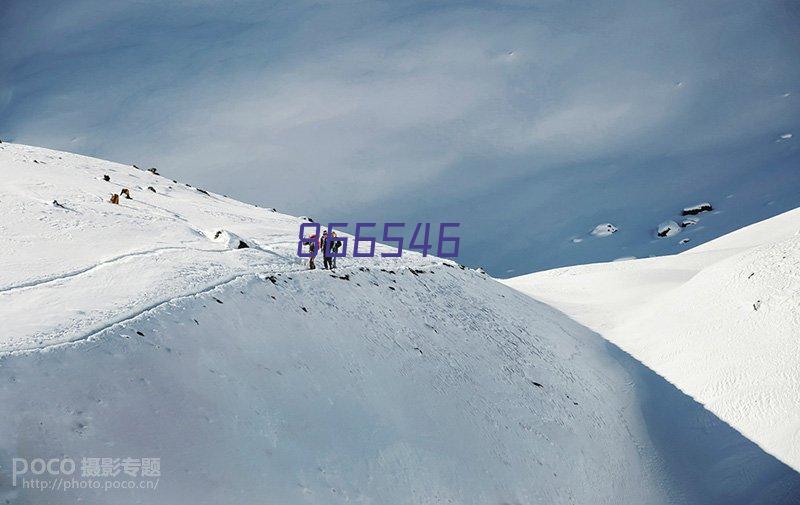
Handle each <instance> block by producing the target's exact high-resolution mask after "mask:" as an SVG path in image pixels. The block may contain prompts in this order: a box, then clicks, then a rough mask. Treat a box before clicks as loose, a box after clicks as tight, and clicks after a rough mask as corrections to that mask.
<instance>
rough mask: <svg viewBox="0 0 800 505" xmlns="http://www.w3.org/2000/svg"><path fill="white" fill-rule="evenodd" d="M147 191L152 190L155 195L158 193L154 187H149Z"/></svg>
mask: <svg viewBox="0 0 800 505" xmlns="http://www.w3.org/2000/svg"><path fill="white" fill-rule="evenodd" d="M147 189H149V190H150V191H152V192H153V193H155V192H156V188H154V187H153V186H147Z"/></svg>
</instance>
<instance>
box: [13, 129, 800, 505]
mask: <svg viewBox="0 0 800 505" xmlns="http://www.w3.org/2000/svg"><path fill="white" fill-rule="evenodd" d="M161 172H162V173H163V174H167V173H168V170H164V169H161ZM0 174H2V177H0V211H2V215H3V219H2V221H0V226H2V229H1V230H0V231H1V232H2V236H3V237H4V241H3V242H2V245H0V261H1V262H2V265H1V266H2V268H0V321H2V328H1V330H2V332H0V405H2V406H3V407H2V408H3V416H1V417H0V501H2V502H3V503H37V504H48V503H53V504H61V503H75V502H78V501H80V502H82V503H114V504H115V505H125V504H128V503H165V504H173V503H193V504H205V503H209V504H219V503H236V504H238V503H241V504H250V503H270V504H272V503H275V504H281V505H283V504H295V503H319V504H330V503H345V502H348V503H350V502H359V503H391V504H401V503H414V504H417V503H437V504H438V503H476V504H483V503H541V504H554V503H580V504H584V503H591V504H602V503H608V504H642V503H648V504H659V503H670V504H695V503H730V504H738V503H741V504H745V503H747V504H750V503H765V504H767V503H768V504H775V503H795V502H796V498H797V496H800V479H798V474H797V473H796V472H794V471H792V470H791V469H790V468H789V467H787V466H786V465H783V464H782V463H780V462H779V461H778V460H776V459H775V458H773V457H771V456H769V455H768V454H766V453H765V452H763V451H762V450H761V449H760V448H759V447H757V446H756V445H755V444H753V443H752V442H751V441H750V440H748V439H747V438H745V437H742V436H741V435H740V434H739V433H737V432H736V431H734V430H732V429H730V427H729V426H728V425H727V424H725V423H723V422H721V421H720V420H719V419H718V418H717V417H716V416H715V415H714V414H712V413H711V412H709V411H708V410H706V409H704V408H703V407H702V406H701V405H699V404H697V403H696V402H694V401H693V400H692V399H691V398H689V397H687V396H686V395H684V394H683V393H681V392H680V391H678V390H677V389H676V388H675V387H673V386H672V385H671V384H669V383H668V382H666V381H664V380H663V379H662V378H661V377H659V376H658V375H656V374H654V373H653V372H652V371H651V370H649V369H647V368H646V367H644V366H642V365H641V364H640V363H638V362H637V361H636V360H634V359H632V358H631V357H630V356H628V355H627V354H625V353H624V352H622V351H620V350H619V349H618V348H616V347H614V346H611V345H609V344H607V343H606V342H604V341H603V340H602V339H601V338H599V337H598V336H597V335H596V334H594V333H593V332H592V331H590V330H589V329H587V328H585V327H583V326H580V325H579V324H577V323H576V322H574V321H572V320H571V319H569V318H568V317H566V316H564V315H563V314H562V313H560V312H558V311H556V310H554V309H552V308H550V307H547V306H545V305H543V304H541V303H539V302H537V301H535V300H532V299H530V298H529V297H528V296H525V295H523V294H521V293H519V292H517V291H515V290H512V289H510V288H508V287H507V286H504V285H502V284H501V283H498V282H496V281H495V280H493V279H491V278H489V277H487V276H486V275H484V274H482V273H479V272H475V271H472V270H469V269H464V268H462V267H459V265H457V264H454V263H452V262H448V261H442V260H440V259H437V258H431V257H429V258H422V257H421V256H420V255H418V254H410V255H408V256H405V257H404V258H402V259H399V260H396V259H392V260H389V259H378V258H374V259H360V260H359V261H355V260H353V259H351V258H348V259H341V260H340V262H339V264H340V269H339V270H337V272H336V273H334V274H332V273H330V272H326V271H323V270H316V271H313V272H312V271H307V270H306V269H305V265H304V263H303V261H301V260H300V259H299V258H297V256H296V254H295V251H296V241H297V233H298V231H299V225H300V223H301V222H303V220H302V219H301V218H296V217H292V216H287V215H282V214H280V213H277V212H274V210H273V209H263V208H258V207H255V206H252V205H247V204H243V203H240V202H236V201H234V200H231V199H228V198H225V197H222V196H219V195H216V194H214V193H203V192H200V191H198V190H196V189H195V188H192V187H190V186H188V185H185V184H181V183H178V182H175V181H172V180H171V179H169V178H166V177H163V176H158V175H154V174H151V173H149V172H147V171H140V170H138V169H135V168H133V167H130V166H125V165H120V164H115V163H110V162H105V161H100V160H95V159H91V158H86V157H82V156H77V155H72V154H67V153H60V152H55V151H49V150H46V149H39V148H32V147H27V146H21V145H15V144H7V143H3V144H0ZM104 175H108V176H109V177H110V181H108V182H107V181H104V180H103V176H104ZM149 186H152V187H153V188H154V189H155V190H156V191H155V192H152V191H149V190H148V189H147V188H148V187H149ZM123 187H125V188H129V189H130V190H131V195H132V197H133V198H132V200H126V199H123V200H122V201H121V203H120V205H112V204H110V203H109V202H108V199H109V197H110V195H111V193H118V192H119V191H120V190H121V189H122V188H123ZM53 200H57V201H58V202H59V204H61V205H62V206H63V207H62V206H56V205H53ZM240 241H244V242H246V243H247V244H248V246H249V247H248V248H246V249H239V248H238V245H239V242H240ZM380 247H382V246H379V250H380ZM636 263H638V262H637V261H630V262H626V263H619V264H618V265H622V266H624V265H628V264H636ZM618 295H619V296H625V294H624V293H618ZM761 298H762V299H763V305H762V306H763V309H761V310H760V312H758V314H759V316H761V317H765V316H767V315H769V314H770V313H771V312H770V311H772V310H777V309H775V308H774V307H776V306H778V305H779V304H777V305H776V301H775V300H774V299H773V298H770V297H769V296H766V295H763V296H762V297H761ZM781 310H783V309H781ZM786 310H788V307H787V308H786ZM679 313H680V311H679ZM787 359H788V358H787ZM773 364H775V365H781V364H782V363H773ZM781 377H783V376H781ZM61 456H69V457H73V458H75V459H79V458H81V457H114V458H124V457H159V458H161V467H162V468H161V470H162V476H161V478H160V481H159V486H158V489H157V491H147V492H148V493H150V494H147V495H145V494H143V492H141V491H139V492H137V491H127V490H113V491H93V490H85V489H84V490H77V491H69V492H65V491H61V492H49V493H48V492H42V491H39V490H30V489H27V490H26V489H21V488H19V487H11V486H10V485H9V483H10V477H9V472H10V469H9V466H8V462H9V461H10V459H11V458H13V457H22V458H29V459H32V458H40V457H41V458H48V457H61ZM110 493H111V494H110Z"/></svg>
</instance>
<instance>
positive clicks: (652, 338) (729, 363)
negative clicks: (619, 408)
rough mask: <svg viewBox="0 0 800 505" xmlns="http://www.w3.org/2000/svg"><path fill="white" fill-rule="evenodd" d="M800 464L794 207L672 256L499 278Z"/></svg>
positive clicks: (799, 309) (797, 216)
mask: <svg viewBox="0 0 800 505" xmlns="http://www.w3.org/2000/svg"><path fill="white" fill-rule="evenodd" d="M506 282H507V284H508V285H510V286H512V287H515V288H517V289H520V290H521V291H523V292H525V293H528V294H530V295H532V296H534V297H535V298H537V299H539V300H542V301H545V302H547V303H548V304H551V305H553V306H555V307H557V308H559V309H560V310H562V311H564V312H565V313H566V314H568V315H570V316H572V317H573V318H575V319H576V320H577V321H579V322H581V323H583V324H585V325H586V326H588V327H590V328H592V329H594V330H596V331H597V332H598V333H600V334H602V335H603V336H604V337H605V338H607V339H608V340H610V341H611V342H613V343H615V344H616V345H618V346H619V347H621V348H622V349H623V350H625V351H627V352H628V353H630V354H631V355H633V356H634V357H635V358H636V359H638V360H640V361H641V362H642V363H644V364H645V365H647V366H648V367H650V368H651V369H652V370H654V371H655V372H657V373H658V374H660V375H662V376H663V377H665V378H666V379H667V380H669V381H670V382H672V383H673V384H675V385H676V386H677V387H678V388H680V389H681V390H682V391H684V392H685V393H686V394H688V395H690V396H691V397H693V398H694V399H696V400H697V401H698V402H700V403H702V404H704V405H705V406H706V407H707V408H708V409H709V410H711V411H712V412H714V413H715V414H717V415H718V416H719V417H720V418H721V419H722V420H724V421H726V422H727V423H729V424H730V425H731V426H733V427H734V428H736V429H737V430H739V431H740V432H741V433H742V434H744V435H745V436H746V437H747V438H749V439H750V440H753V441H754V442H756V443H757V444H759V445H760V446H761V447H763V448H764V450H766V451H767V452H769V453H770V454H773V455H775V456H776V457H778V458H779V459H780V460H781V461H783V462H785V463H787V464H788V465H790V466H791V467H793V468H794V469H796V470H800V408H798V406H799V405H800V209H795V210H793V211H789V212H786V213H784V214H781V215H779V216H776V217H774V218H771V219H768V220H766V221H763V222H760V223H756V224H754V225H751V226H748V227H746V228H743V229H741V230H738V231H736V232H734V233H730V234H728V235H725V236H723V237H720V238H718V239H716V240H713V241H711V242H708V243H706V244H703V245H701V246H699V247H696V248H694V249H690V250H688V251H686V252H683V253H681V254H678V255H674V256H664V257H658V258H647V259H640V260H634V261H626V262H617V263H599V264H593V265H582V266H576V267H568V268H561V269H557V270H550V271H545V272H540V273H535V274H530V275H526V276H522V277H518V278H515V279H510V280H508V281H506Z"/></svg>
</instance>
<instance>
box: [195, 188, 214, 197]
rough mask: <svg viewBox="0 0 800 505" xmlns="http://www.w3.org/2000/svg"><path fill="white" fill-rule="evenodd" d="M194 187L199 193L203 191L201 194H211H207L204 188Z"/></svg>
mask: <svg viewBox="0 0 800 505" xmlns="http://www.w3.org/2000/svg"><path fill="white" fill-rule="evenodd" d="M194 189H196V190H197V191H199V192H200V193H203V194H204V195H206V196H211V195H209V194H208V191H206V190H205V189H200V188H194Z"/></svg>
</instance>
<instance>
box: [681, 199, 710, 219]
mask: <svg viewBox="0 0 800 505" xmlns="http://www.w3.org/2000/svg"><path fill="white" fill-rule="evenodd" d="M712 210H714V207H712V206H711V204H710V203H708V202H703V203H698V204H697V205H692V206H691V207H685V208H684V209H683V211H681V216H695V215H697V214H700V213H701V212H708V211H712Z"/></svg>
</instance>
